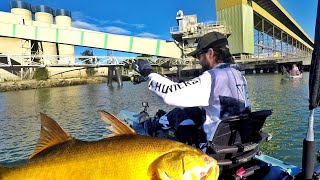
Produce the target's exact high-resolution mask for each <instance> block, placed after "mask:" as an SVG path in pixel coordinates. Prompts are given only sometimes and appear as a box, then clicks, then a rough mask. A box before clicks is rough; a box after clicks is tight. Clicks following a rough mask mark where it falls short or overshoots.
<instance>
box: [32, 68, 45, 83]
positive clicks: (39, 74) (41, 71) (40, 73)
mask: <svg viewBox="0 0 320 180" xmlns="http://www.w3.org/2000/svg"><path fill="white" fill-rule="evenodd" d="M33 78H34V79H36V80H37V81H40V80H47V79H48V78H49V73H48V69H47V68H45V67H44V68H37V69H36V70H35V72H34V76H33Z"/></svg>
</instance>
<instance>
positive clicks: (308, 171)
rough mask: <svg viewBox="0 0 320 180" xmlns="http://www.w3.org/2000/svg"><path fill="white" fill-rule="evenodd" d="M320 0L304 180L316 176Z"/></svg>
mask: <svg viewBox="0 0 320 180" xmlns="http://www.w3.org/2000/svg"><path fill="white" fill-rule="evenodd" d="M319 10H320V0H318V8H317V18H316V27H315V37H314V49H313V53H312V59H311V66H310V77H309V110H310V114H309V122H308V131H307V134H306V137H305V139H304V140H303V152H302V176H303V179H312V178H313V174H314V159H315V157H314V156H315V153H314V146H315V142H314V130H313V124H314V110H315V108H316V107H318V106H319V101H320V93H319V91H320V11H319Z"/></svg>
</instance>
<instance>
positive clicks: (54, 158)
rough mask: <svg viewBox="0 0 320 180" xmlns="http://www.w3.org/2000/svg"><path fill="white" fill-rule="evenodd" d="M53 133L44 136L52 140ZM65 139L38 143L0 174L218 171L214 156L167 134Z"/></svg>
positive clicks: (154, 175)
mask: <svg viewBox="0 0 320 180" xmlns="http://www.w3.org/2000/svg"><path fill="white" fill-rule="evenodd" d="M42 125H43V124H42ZM42 128H43V129H46V128H45V127H43V126H42ZM43 129H42V130H43ZM47 130H48V129H47ZM60 133H61V132H60ZM51 138H52V137H51ZM51 138H44V139H41V138H40V139H39V142H40V143H41V142H42V143H44V144H45V146H47V145H48V142H49V139H51ZM44 140H46V141H44ZM60 141H61V143H59V144H55V145H53V146H51V147H48V148H45V149H41V148H42V145H41V144H40V145H39V143H38V145H37V147H38V149H39V148H40V150H38V151H39V152H36V153H34V155H33V157H32V158H31V159H30V160H29V161H28V162H27V163H26V164H24V165H22V166H18V167H12V168H0V179H3V180H7V179H10V180H11V179H12V180H17V179H77V180H78V179H108V180H113V179H115V180H121V179H126V180H129V179H135V180H143V179H206V178H210V179H217V177H218V174H219V167H218V166H217V162H216V161H215V160H214V159H213V158H211V157H209V156H207V155H206V154H204V153H202V152H201V151H199V150H197V149H195V148H193V147H191V146H188V145H186V144H183V143H179V142H176V141H172V140H168V139H160V138H153V137H147V136H142V135H137V134H133V133H131V134H122V135H118V136H114V137H110V138H107V139H102V140H99V141H95V142H83V141H79V140H76V139H73V138H70V137H68V138H67V139H64V138H60ZM49 144H50V143H49Z"/></svg>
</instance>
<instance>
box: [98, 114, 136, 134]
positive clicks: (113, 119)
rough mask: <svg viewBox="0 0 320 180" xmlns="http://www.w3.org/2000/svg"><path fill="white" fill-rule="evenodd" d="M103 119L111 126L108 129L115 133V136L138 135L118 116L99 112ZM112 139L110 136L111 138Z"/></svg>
mask: <svg viewBox="0 0 320 180" xmlns="http://www.w3.org/2000/svg"><path fill="white" fill-rule="evenodd" d="M98 113H99V114H100V116H101V119H102V120H104V121H105V122H106V123H108V124H110V126H107V127H106V128H107V129H109V130H110V131H112V132H113V134H114V136H119V135H123V134H136V132H135V130H133V129H132V128H131V127H129V126H128V125H127V124H126V123H124V122H123V121H121V120H120V119H119V118H118V117H117V116H115V115H113V114H111V113H110V112H107V111H98ZM109 137H110V136H109Z"/></svg>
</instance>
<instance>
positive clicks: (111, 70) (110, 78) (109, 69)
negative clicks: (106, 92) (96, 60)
mask: <svg viewBox="0 0 320 180" xmlns="http://www.w3.org/2000/svg"><path fill="white" fill-rule="evenodd" d="M113 70H114V67H108V85H112V79H113Z"/></svg>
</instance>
